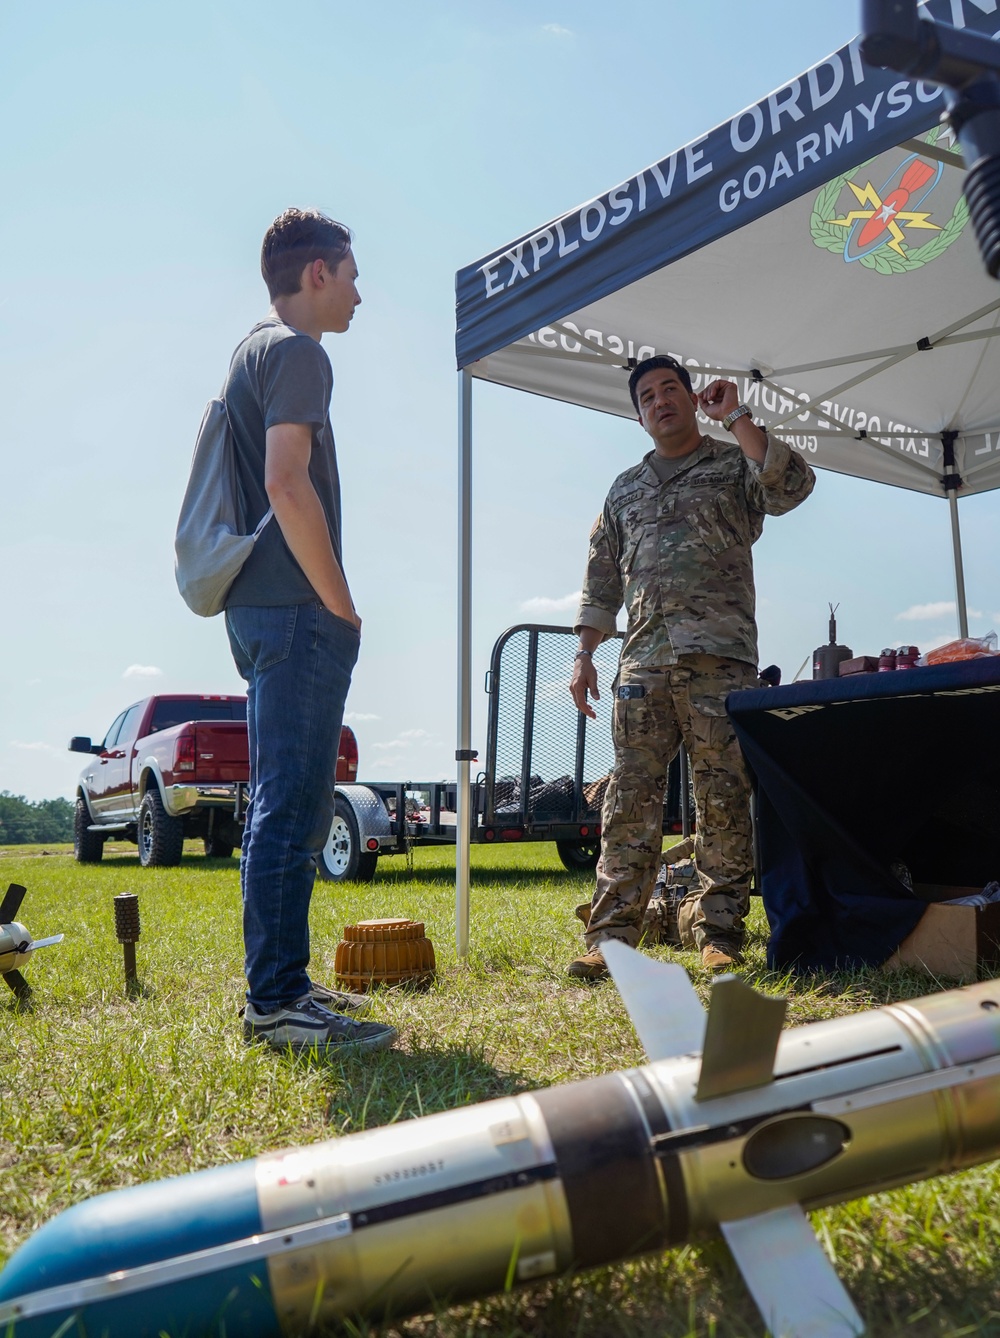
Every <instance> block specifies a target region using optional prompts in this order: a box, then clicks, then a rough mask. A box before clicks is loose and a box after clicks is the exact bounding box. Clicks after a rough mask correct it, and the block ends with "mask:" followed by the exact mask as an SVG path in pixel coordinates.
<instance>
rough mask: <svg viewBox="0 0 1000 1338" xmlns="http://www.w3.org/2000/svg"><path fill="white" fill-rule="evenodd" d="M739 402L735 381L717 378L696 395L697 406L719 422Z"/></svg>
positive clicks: (707, 415)
mask: <svg viewBox="0 0 1000 1338" xmlns="http://www.w3.org/2000/svg"><path fill="white" fill-rule="evenodd" d="M739 402H740V394H739V391H738V390H737V389H736V382H735V381H724V380H718V381H713V382H712V383H711V385H708V386H706V387H705V389H704V390H703V391H702V392H701V394H700V395H699V396H698V406H699V408H700V409H701V411H702V413H703V414H705V416H706V417H707V418H711V419H714V421H715V422H716V423H721V422H722V420H723V418H725V416H726V414H727V413H732V411H733V410H734V409H735V408H736V406H737V405H738V404H739Z"/></svg>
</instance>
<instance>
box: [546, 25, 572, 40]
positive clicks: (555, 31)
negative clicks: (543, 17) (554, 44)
mask: <svg viewBox="0 0 1000 1338" xmlns="http://www.w3.org/2000/svg"><path fill="white" fill-rule="evenodd" d="M542 32H543V33H551V35H552V36H553V37H572V36H573V29H572V28H564V27H563V26H562V24H561V23H543V24H542Z"/></svg>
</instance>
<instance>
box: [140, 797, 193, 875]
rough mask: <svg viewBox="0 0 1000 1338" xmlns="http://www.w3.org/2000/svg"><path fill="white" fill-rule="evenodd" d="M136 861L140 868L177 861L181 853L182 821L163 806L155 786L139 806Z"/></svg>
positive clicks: (179, 859) (182, 848) (182, 839)
mask: <svg viewBox="0 0 1000 1338" xmlns="http://www.w3.org/2000/svg"><path fill="white" fill-rule="evenodd" d="M137 835H138V837H139V863H140V864H141V865H142V867H143V868H144V869H150V868H154V867H158V866H164V865H172V864H180V862H181V855H182V854H183V853H184V824H183V823H182V822H181V820H180V818H172V817H171V816H170V814H169V813H168V812H167V810H166V809H165V808H164V807H163V800H162V799H161V798H160V792H159V790H158V789H157V788H156V786H155V785H151V786H150V788H149V789H148V790H147V791H146V793H145V794H144V795H143V797H142V803H141V804H140V805H139V831H138V833H137Z"/></svg>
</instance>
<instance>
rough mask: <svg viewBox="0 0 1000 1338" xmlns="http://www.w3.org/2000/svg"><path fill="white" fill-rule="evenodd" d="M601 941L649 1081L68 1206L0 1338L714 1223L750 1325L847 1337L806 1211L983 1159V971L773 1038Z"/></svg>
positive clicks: (477, 1284) (432, 1282) (349, 1303)
mask: <svg viewBox="0 0 1000 1338" xmlns="http://www.w3.org/2000/svg"><path fill="white" fill-rule="evenodd" d="M602 948H603V951H604V953H605V956H606V959H607V962H608V966H609V968H610V970H611V973H612V975H613V976H614V979H615V983H616V984H617V986H618V989H619V990H620V992H621V995H622V998H623V1000H624V1001H625V1004H626V1007H627V1008H628V1011H629V1013H630V1015H631V1017H632V1019H633V1021H634V1023H635V1025H636V1029H637V1031H638V1033H639V1037H640V1039H641V1041H642V1043H643V1045H644V1046H645V1049H646V1052H647V1055H648V1057H649V1061H650V1062H649V1063H648V1064H647V1065H645V1066H644V1067H642V1068H638V1069H632V1070H628V1071H624V1072H620V1073H614V1074H610V1075H608V1076H606V1077H600V1078H592V1079H589V1080H586V1081H583V1082H576V1083H571V1084H566V1085H563V1086H559V1087H553V1088H548V1089H545V1090H541V1091H537V1092H530V1093H524V1094H522V1095H520V1096H513V1097H505V1098H501V1099H500V1100H496V1101H489V1102H485V1103H483V1104H481V1105H476V1106H469V1107H465V1108H462V1109H458V1110H453V1111H447V1112H445V1113H443V1114H439V1115H430V1116H426V1117H425V1118H422V1119H417V1120H410V1121H405V1122H403V1123H400V1124H395V1125H390V1126H387V1127H385V1128H381V1129H374V1130H370V1131H366V1132H364V1133H358V1134H352V1135H350V1136H347V1137H343V1138H335V1139H331V1140H329V1141H328V1142H324V1143H319V1144H316V1145H314V1146H311V1147H305V1148H297V1149H294V1150H290V1151H284V1152H277V1153H271V1154H268V1155H265V1156H262V1157H258V1158H257V1159H256V1160H254V1161H250V1162H244V1163H241V1164H237V1165H231V1166H227V1167H222V1168H219V1169H217V1170H211V1171H201V1172H197V1173H195V1174H193V1175H187V1176H183V1177H180V1178H178V1179H173V1180H164V1181H159V1182H156V1183H152V1184H147V1185H139V1186H136V1187H134V1188H132V1189H126V1190H121V1191H119V1192H117V1193H114V1194H105V1195H102V1196H100V1197H98V1198H95V1199H92V1200H90V1201H88V1202H84V1203H81V1204H78V1205H77V1206H76V1207H73V1208H70V1209H68V1210H67V1211H66V1212H64V1213H62V1214H61V1215H60V1216H59V1217H57V1218H55V1219H54V1220H53V1221H52V1222H50V1223H48V1224H47V1225H46V1226H44V1227H42V1228H41V1229H40V1230H39V1231H38V1232H37V1233H36V1234H35V1235H34V1236H33V1237H32V1238H31V1239H30V1240H29V1241H28V1242H27V1243H26V1244H25V1245H23V1246H22V1247H21V1249H20V1250H18V1251H17V1252H16V1253H15V1254H14V1255H13V1257H12V1258H11V1260H10V1261H9V1263H8V1264H7V1267H6V1268H5V1269H4V1270H3V1272H2V1273H0V1332H2V1333H3V1334H4V1335H5V1338H8V1336H9V1338H53V1335H55V1334H57V1333H58V1334H68V1333H74V1332H77V1331H78V1329H79V1331H81V1332H84V1331H85V1332H86V1333H88V1334H102V1335H105V1338H156V1335H159V1334H162V1333H167V1334H171V1335H180V1334H184V1335H186V1338H195V1335H199V1334H214V1333H218V1332H221V1331H222V1327H220V1326H224V1330H225V1331H226V1332H228V1333H231V1334H232V1333H238V1334H240V1335H241V1338H263V1336H264V1335H279V1334H284V1335H297V1334H304V1333H307V1332H309V1330H310V1328H311V1327H313V1326H314V1325H317V1324H323V1325H331V1324H334V1323H336V1321H338V1320H341V1319H345V1318H356V1317H358V1316H366V1317H369V1318H378V1317H384V1316H389V1315H391V1316H393V1317H396V1318H398V1317H401V1316H404V1315H407V1314H412V1313H416V1312H421V1311H426V1310H428V1309H432V1308H434V1307H436V1306H440V1305H442V1304H443V1303H445V1302H451V1301H456V1300H459V1299H461V1298H465V1297H472V1296H483V1295H488V1294H489V1293H491V1292H495V1291H499V1290H501V1289H504V1288H506V1287H509V1286H510V1285H512V1284H514V1283H518V1282H520V1283H524V1282H531V1281H535V1280H538V1279H542V1278H548V1277H554V1276H557V1275H559V1274H561V1273H564V1272H566V1271H568V1270H573V1269H582V1268H590V1267H593V1266H595V1265H600V1264H610V1263H613V1262H615V1261H617V1260H620V1259H624V1258H626V1257H628V1256H631V1255H636V1254H641V1253H644V1252H647V1251H653V1250H661V1249H663V1248H667V1247H670V1246H674V1245H680V1244H682V1243H683V1242H685V1241H689V1240H698V1239H703V1238H706V1237H711V1236H712V1235H718V1234H720V1233H721V1235H722V1236H723V1237H724V1238H725V1240H726V1242H727V1244H728V1245H729V1248H730V1250H731V1251H732V1253H733V1256H734V1258H735V1260H736V1262H737V1264H738V1265H739V1267H740V1269H741V1271H742V1273H743V1276H744V1278H745V1279H746V1282H747V1285H748V1287H749V1289H750V1292H751V1294H752V1295H753V1298H754V1300H755V1301H756V1303H757V1306H758V1308H759V1310H760V1313H761V1316H762V1319H763V1320H764V1322H765V1323H766V1325H767V1327H768V1329H769V1330H770V1331H771V1333H773V1334H775V1335H779V1336H780V1335H795V1338H806V1336H807V1338H851V1336H852V1335H856V1334H858V1333H860V1332H861V1331H862V1329H863V1324H862V1321H861V1319H860V1317H859V1315H858V1313H857V1311H856V1310H855V1308H854V1306H853V1305H852V1303H851V1300H850V1298H849V1297H848V1295H847V1293H846V1291H845V1290H844V1288H843V1286H842V1285H841V1283H840V1281H839V1279H838V1278H837V1276H836V1274H835V1272H834V1270H833V1267H832V1265H831V1264H830V1262H829V1260H828V1259H827V1256H826V1255H825V1254H824V1253H823V1250H822V1249H821V1248H820V1245H819V1242H818V1241H817V1239H816V1237H815V1235H814V1234H813V1232H812V1230H811V1228H810V1226H809V1222H808V1219H807V1218H806V1216H805V1211H806V1210H807V1209H811V1208H817V1207H821V1206H823V1205H826V1204H832V1203H839V1202H843V1201H845V1200H848V1199H854V1198H858V1197H860V1196H862V1195H865V1194H870V1193H873V1192H875V1191H879V1190H884V1189H888V1188H891V1187H892V1186H895V1185H901V1184H906V1183H909V1182H911V1181H916V1180H921V1179H925V1178H927V1177H929V1176H933V1175H939V1174H943V1173H947V1172H950V1171H955V1170H959V1169H960V1168H963V1167H968V1166H973V1165H976V1164H977V1163H980V1162H985V1161H989V1160H991V1159H993V1158H995V1157H997V1156H998V1155H1000V982H989V983H984V984H979V985H973V986H970V987H968V988H965V989H960V990H954V991H951V992H948V993H942V994H937V995H932V996H930V997H928V998H925V999H918V1000H912V1001H908V1002H905V1003H898V1004H890V1005H888V1006H886V1007H884V1008H879V1009H874V1010H871V1011H867V1012H863V1013H858V1014H856V1015H854V1016H850V1017H844V1018H838V1019H836V1020H833V1021H828V1022H817V1023H812V1024H811V1025H809V1026H804V1027H798V1028H795V1029H794V1030H790V1031H788V1032H785V1033H782V1025H783V1022H784V1016H785V1007H786V1005H785V1001H784V1000H780V999H773V998H766V997H764V996H762V995H759V994H757V993H756V992H755V991H753V990H752V989H750V988H749V987H748V986H746V985H744V984H743V983H742V982H741V981H740V980H738V979H737V978H736V977H734V976H729V977H723V978H721V979H718V980H716V981H715V982H714V984H713V987H712V994H711V1006H710V1009H709V1012H708V1015H707V1018H706V1014H705V1012H704V1010H703V1009H702V1007H701V1004H700V1002H699V1000H698V997H697V995H696V994H695V992H694V990H693V989H692V987H691V984H690V982H689V981H688V978H687V976H686V974H685V972H684V971H683V969H682V968H681V967H679V966H669V965H664V964H662V963H658V962H655V961H652V960H650V959H649V958H646V957H643V956H642V955H640V954H638V953H636V952H633V951H632V950H631V949H629V948H626V947H625V946H624V945H622V944H618V943H606V944H604V945H602ZM5 1326H8V1327H5Z"/></svg>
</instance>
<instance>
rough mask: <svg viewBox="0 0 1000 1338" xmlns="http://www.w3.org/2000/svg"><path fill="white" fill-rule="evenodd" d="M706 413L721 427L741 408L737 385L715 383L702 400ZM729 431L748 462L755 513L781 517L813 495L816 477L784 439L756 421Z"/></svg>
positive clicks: (735, 425)
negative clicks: (759, 512)
mask: <svg viewBox="0 0 1000 1338" xmlns="http://www.w3.org/2000/svg"><path fill="white" fill-rule="evenodd" d="M698 403H699V406H700V407H701V410H702V412H703V413H704V414H705V415H706V417H708V418H712V419H714V420H715V421H716V422H718V423H721V422H723V420H724V419H725V417H726V415H727V414H730V413H732V412H733V410H734V409H736V408H737V406H738V404H739V395H738V392H737V389H736V386H735V384H734V382H732V381H725V380H718V381H713V382H712V383H711V385H709V386H706V388H705V389H704V390H703V391H702V392H701V394H700V395H699V396H698ZM729 431H730V432H731V433H732V435H733V436H734V437H735V439H736V444H737V445H738V446H739V448H740V450H741V451H742V452H743V454H744V455H745V456H746V458H747V472H746V490H747V500H748V501H749V503H750V505H751V506H752V507H753V509H754V510H755V511H761V512H763V514H764V515H766V516H780V515H782V513H783V512H785V511H791V510H792V508H793V507H796V506H798V504H799V503H800V502H804V501H805V499H806V498H807V497H808V496H809V494H810V493H811V492H812V490H813V487H814V485H815V483H816V475H815V474H814V473H813V472H812V470H811V469H810V468H809V466H808V465H807V464H806V463H805V461H804V460H803V459H802V457H801V456H800V455H799V454H798V453H797V452H795V451H793V450H792V449H791V447H790V446H788V445H786V443H785V442H783V441H782V440H781V438H780V437H772V436H770V435H769V434H768V433H767V432H766V431H765V430H764V429H763V428H761V427H758V426H757V424H756V423H755V422H754V421H753V418H752V417H749V416H746V417H742V418H737V419H736V420H735V422H733V423H732V424H731V425H730V428H729Z"/></svg>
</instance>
